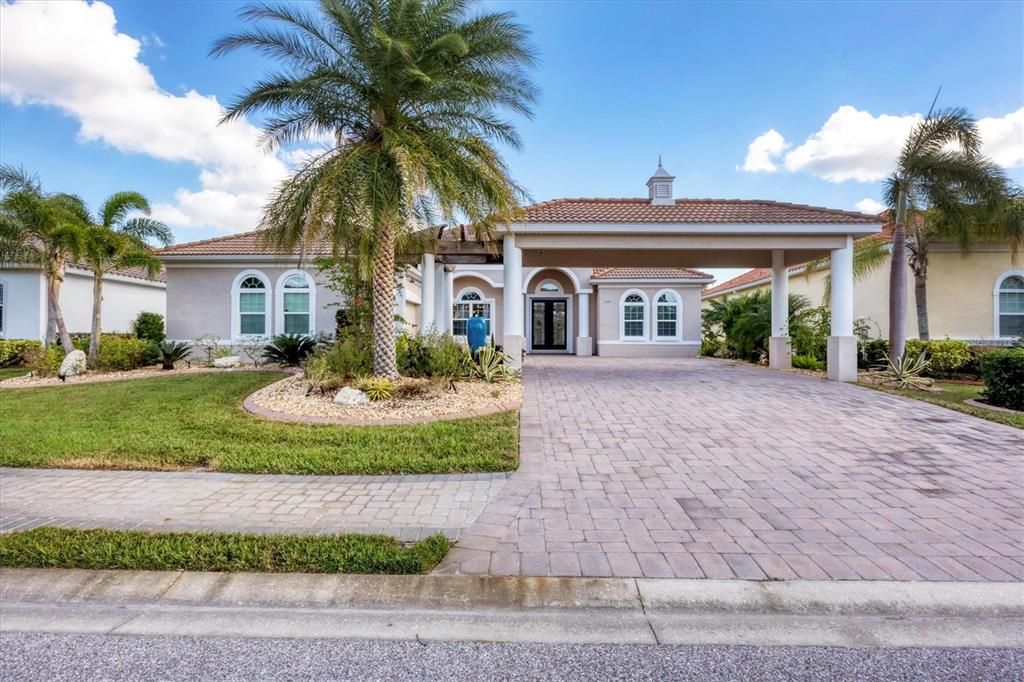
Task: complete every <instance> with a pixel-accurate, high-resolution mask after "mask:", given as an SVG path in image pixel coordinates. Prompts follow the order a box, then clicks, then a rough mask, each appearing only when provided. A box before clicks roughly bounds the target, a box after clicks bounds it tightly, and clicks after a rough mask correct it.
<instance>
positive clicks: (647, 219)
mask: <svg viewBox="0 0 1024 682" xmlns="http://www.w3.org/2000/svg"><path fill="white" fill-rule="evenodd" d="M673 185H674V177H673V176H672V175H670V174H669V173H668V172H667V171H665V169H664V168H663V167H662V166H661V165H660V164H659V166H658V169H657V171H656V172H655V173H654V175H652V176H651V177H650V178H649V179H648V180H647V189H648V193H647V194H648V195H647V197H644V198H623V199H557V200H553V201H547V202H544V203H540V204H536V205H533V206H530V207H528V208H527V209H526V211H525V217H524V218H523V219H522V221H521V222H517V223H514V224H509V225H504V226H502V227H500V228H499V230H498V235H497V238H498V241H496V242H494V243H489V244H484V243H480V242H477V241H473V240H472V239H471V238H470V237H469V236H468V234H467V233H468V232H469V231H467V230H465V229H458V228H455V229H453V228H447V229H439V230H438V231H437V236H436V238H435V239H433V242H432V246H430V248H428V253H426V254H425V255H424V256H423V258H422V260H421V261H420V262H419V263H417V264H416V265H415V266H412V267H410V268H409V270H408V272H407V275H406V277H405V280H404V281H403V282H402V284H401V286H400V287H399V289H398V292H397V295H396V301H395V306H396V312H398V313H399V315H400V316H401V317H403V318H404V323H405V324H407V325H409V326H411V327H414V328H419V329H425V328H432V329H436V330H440V331H449V332H451V333H453V334H455V335H461V334H464V333H465V328H466V321H467V320H468V318H469V317H471V316H473V315H480V316H481V317H484V318H485V319H486V320H487V321H488V326H489V331H490V333H491V334H492V335H493V337H494V339H495V340H496V342H497V343H499V344H502V345H503V346H504V347H505V349H506V351H507V352H508V353H509V355H510V356H511V357H512V358H513V360H514V361H515V362H518V358H519V357H520V355H521V352H522V351H525V352H527V353H575V354H576V355H584V356H586V355H595V354H596V355H603V356H615V357H627V356H628V357H685V356H693V355H695V354H696V353H697V352H698V349H699V346H700V306H701V303H700V300H701V292H702V289H703V288H704V287H705V285H707V284H710V283H711V281H712V278H711V277H710V276H709V275H707V274H706V273H703V272H701V271H700V270H697V269H694V268H700V267H762V266H769V265H770V266H772V267H773V272H774V273H775V275H776V277H775V279H774V281H775V282H776V287H775V289H776V296H774V297H773V298H775V299H777V300H775V303H776V305H774V306H773V310H774V313H775V314H774V315H773V325H772V329H773V332H772V333H773V339H772V348H771V356H772V366H776V367H782V366H785V365H786V364H787V363H788V362H789V350H788V348H789V344H788V320H787V319H786V318H787V316H786V315H785V314H784V312H783V311H784V310H785V307H784V305H782V303H780V302H784V301H786V300H787V298H786V296H787V295H786V289H787V284H788V277H784V276H783V275H784V273H785V272H786V268H787V267H788V266H791V265H796V264H799V263H803V262H805V261H807V260H808V259H812V258H821V257H829V258H831V259H832V264H833V270H834V271H836V272H838V273H839V275H838V276H837V277H835V279H836V285H835V286H833V288H832V308H833V311H834V313H833V316H832V325H833V330H832V334H833V335H832V336H831V337H830V343H829V374H830V376H831V377H832V378H834V379H841V380H847V381H849V380H853V379H855V378H856V339H855V338H854V336H853V288H852V282H853V270H852V253H853V249H852V244H853V240H854V239H857V238H861V237H864V236H868V235H872V234H877V233H878V232H879V231H880V230H881V227H882V221H881V219H880V218H878V217H877V216H872V215H865V214H862V213H855V212H850V211H841V210H835V209H827V208H818V207H812V206H804V205H798V204H788V203H781V202H775V201H760V200H735V199H676V198H675V196H674V187H673ZM327 253H329V249H328V248H326V245H320V246H316V245H307V247H306V254H305V257H302V258H300V254H299V253H276V252H274V251H273V250H272V249H268V248H266V247H265V246H264V245H263V242H262V240H261V239H260V234H259V232H249V233H244V234H238V235H232V236H227V237H218V238H215V239H208V240H204V241H199V242H191V243H186V244H178V245H175V246H170V247H167V248H164V249H161V250H159V251H158V252H157V255H158V256H159V257H160V259H161V260H162V262H163V263H164V265H165V267H166V272H167V332H168V337H169V338H172V339H182V340H185V339H190V338H194V337H196V336H200V335H209V334H215V335H217V336H219V337H221V339H222V340H223V341H222V342H223V343H225V344H233V345H234V344H239V343H242V342H244V341H245V340H246V339H247V338H251V337H252V336H269V335H274V334H279V333H282V332H304V333H321V332H323V333H333V332H334V331H335V311H336V310H337V308H338V307H339V306H342V307H343V305H344V302H343V301H340V300H339V299H338V297H337V295H336V294H335V293H334V292H332V291H330V290H329V289H327V288H326V287H325V286H324V282H323V279H322V276H321V275H320V274H319V273H318V272H317V271H316V267H315V266H312V265H311V264H310V263H311V261H312V259H313V258H314V257H315V256H317V255H326V254H327Z"/></svg>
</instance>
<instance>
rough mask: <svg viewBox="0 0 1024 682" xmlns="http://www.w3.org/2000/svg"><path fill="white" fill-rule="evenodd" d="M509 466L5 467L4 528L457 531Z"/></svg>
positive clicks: (411, 536)
mask: <svg viewBox="0 0 1024 682" xmlns="http://www.w3.org/2000/svg"><path fill="white" fill-rule="evenodd" d="M506 477H507V474H474V475H450V476H259V475H247V474H219V473H208V472H180V473H178V472H174V473H167V472H147V471H71V470H48V469H7V468H4V469H0V531H5V530H16V529H28V528H32V527H34V526H40V525H56V526H72V527H79V528H97V527H103V528H115V529H130V528H147V529H155V530H224V531H244V532H255V533H336V532H344V531H356V532H373V533H385V534H388V535H395V536H398V537H401V538H403V539H406V540H417V539H419V538H421V537H425V536H427V535H430V534H432V533H444V534H446V535H448V536H449V537H452V538H455V537H457V536H458V534H459V532H460V531H461V530H462V529H463V528H464V527H465V526H467V525H468V524H469V523H470V522H472V521H473V519H475V518H476V517H477V516H478V515H479V514H480V511H481V510H482V509H483V507H484V505H485V504H486V502H487V500H488V499H490V498H491V497H493V496H494V495H495V493H496V492H497V491H498V490H499V489H500V488H501V487H502V485H504V483H505V480H506Z"/></svg>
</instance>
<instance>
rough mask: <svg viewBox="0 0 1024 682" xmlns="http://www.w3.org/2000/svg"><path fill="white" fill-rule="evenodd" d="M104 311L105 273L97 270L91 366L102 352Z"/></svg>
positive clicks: (93, 284)
mask: <svg viewBox="0 0 1024 682" xmlns="http://www.w3.org/2000/svg"><path fill="white" fill-rule="evenodd" d="M102 312H103V273H102V272H100V271H98V270H95V271H94V272H93V279H92V326H91V327H90V329H89V355H88V357H87V358H86V359H87V360H88V362H89V366H90V367H91V366H92V365H94V364H96V359H97V358H98V357H99V354H100V334H102V330H101V329H100V327H101V322H100V320H101V315H102Z"/></svg>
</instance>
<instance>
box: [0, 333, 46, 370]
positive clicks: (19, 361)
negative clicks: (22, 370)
mask: <svg viewBox="0 0 1024 682" xmlns="http://www.w3.org/2000/svg"><path fill="white" fill-rule="evenodd" d="M42 350H43V344H42V343H41V342H39V341H34V340H32V339H0V367H8V366H14V365H24V364H27V363H29V362H32V360H33V359H35V357H36V356H37V355H38V354H39V353H40V352H42Z"/></svg>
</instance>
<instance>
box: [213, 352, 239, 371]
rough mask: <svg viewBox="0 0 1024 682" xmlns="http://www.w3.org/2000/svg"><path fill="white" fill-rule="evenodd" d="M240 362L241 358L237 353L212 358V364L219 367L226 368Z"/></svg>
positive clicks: (235, 365) (237, 364)
mask: <svg viewBox="0 0 1024 682" xmlns="http://www.w3.org/2000/svg"><path fill="white" fill-rule="evenodd" d="M240 364H242V358H240V357H238V356H237V355H226V356H224V357H222V358H214V360H213V366H214V367H219V368H221V369H227V368H228V367H238V366H239V365H240Z"/></svg>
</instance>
